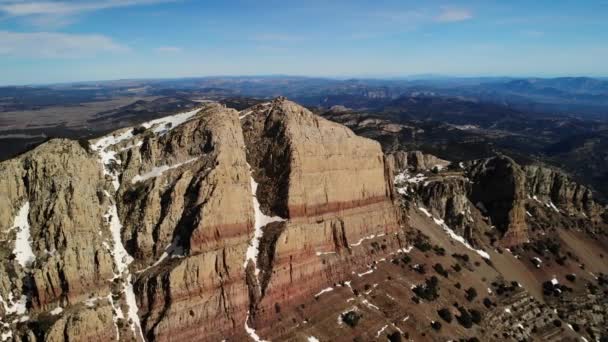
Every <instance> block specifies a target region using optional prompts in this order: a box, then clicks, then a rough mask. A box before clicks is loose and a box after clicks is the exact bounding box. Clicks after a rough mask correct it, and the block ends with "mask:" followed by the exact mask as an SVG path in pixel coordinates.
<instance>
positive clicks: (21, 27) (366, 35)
mask: <svg viewBox="0 0 608 342" xmlns="http://www.w3.org/2000/svg"><path fill="white" fill-rule="evenodd" d="M606 17H608V1H606V0H593V1H585V2H584V3H583V2H576V1H536V2H534V3H530V2H528V1H510V2H509V3H504V2H501V1H456V2H454V1H450V2H449V3H448V2H445V1H429V2H426V3H420V2H418V1H398V0H390V1H360V0H355V1H346V0H336V1H330V2H329V1H321V0H312V1H302V2H298V3H290V4H286V3H285V2H284V1H249V0H229V1H221V2H220V1H214V2H210V1H194V0H125V1H121V0H97V1H93V0H74V1H67V0H65V1H49V0H0V74H1V75H2V78H1V79H0V85H19V84H41V83H58V82H71V81H93V80H111V79H131V78H174V77H194V76H207V75H269V74H287V75H301V76H328V77H397V76H406V75H412V74H439V75H446V76H543V77H553V76H595V77H598V76H608V64H607V63H605V61H606V60H608V46H607V45H606V43H605V42H606V41H608V21H607V20H605V18H606Z"/></svg>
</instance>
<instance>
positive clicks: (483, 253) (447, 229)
mask: <svg viewBox="0 0 608 342" xmlns="http://www.w3.org/2000/svg"><path fill="white" fill-rule="evenodd" d="M418 210H420V211H421V212H423V213H424V214H425V215H426V216H427V217H430V218H433V221H435V224H437V225H438V226H440V227H441V228H443V230H444V231H445V232H446V233H447V234H448V236H449V237H450V238H451V239H452V240H456V241H458V242H460V243H461V244H463V245H464V246H465V247H466V248H468V249H470V250H472V251H473V252H475V253H477V254H479V255H480V256H481V257H482V258H484V259H490V255H489V254H488V253H487V252H486V251H484V250H482V249H476V248H473V246H471V245H470V244H469V243H468V242H467V240H465V238H464V237H462V236H460V235H458V234H456V232H455V231H453V230H452V229H451V228H450V227H448V225H447V224H445V222H444V221H443V220H442V219H438V218H436V217H433V215H432V214H431V213H429V211H428V210H426V208H424V207H418Z"/></svg>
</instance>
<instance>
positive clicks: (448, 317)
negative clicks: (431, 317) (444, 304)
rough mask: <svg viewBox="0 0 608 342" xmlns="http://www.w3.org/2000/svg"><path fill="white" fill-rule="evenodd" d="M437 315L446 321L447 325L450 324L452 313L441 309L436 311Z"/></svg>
mask: <svg viewBox="0 0 608 342" xmlns="http://www.w3.org/2000/svg"><path fill="white" fill-rule="evenodd" d="M437 314H438V315H439V317H441V319H443V320H444V321H446V322H448V323H452V312H451V311H450V309H447V308H443V309H440V310H437Z"/></svg>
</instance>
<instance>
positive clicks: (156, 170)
mask: <svg viewBox="0 0 608 342" xmlns="http://www.w3.org/2000/svg"><path fill="white" fill-rule="evenodd" d="M197 159H198V158H190V159H188V160H186V161H184V162H181V163H177V164H174V165H162V166H156V167H154V168H152V170H150V171H148V172H146V173H144V174H142V175H136V176H135V177H133V179H131V184H135V183H137V182H142V181H145V180H147V179H150V178H156V177H158V176H160V175H162V174H163V173H164V172H167V171H169V170H172V169H176V168H178V167H180V166H182V165H185V164H189V163H192V162H193V161H195V160H197Z"/></svg>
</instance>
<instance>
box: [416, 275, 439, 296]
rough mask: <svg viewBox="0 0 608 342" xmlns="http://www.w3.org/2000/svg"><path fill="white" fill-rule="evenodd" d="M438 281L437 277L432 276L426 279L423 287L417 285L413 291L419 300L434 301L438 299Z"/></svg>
mask: <svg viewBox="0 0 608 342" xmlns="http://www.w3.org/2000/svg"><path fill="white" fill-rule="evenodd" d="M438 285H439V279H437V277H435V276H432V277H431V278H428V279H427V280H426V281H425V283H424V284H423V285H418V286H416V287H414V289H413V291H414V293H415V294H416V296H418V297H419V298H422V299H425V300H427V301H434V300H435V299H437V298H439V287H438Z"/></svg>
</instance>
